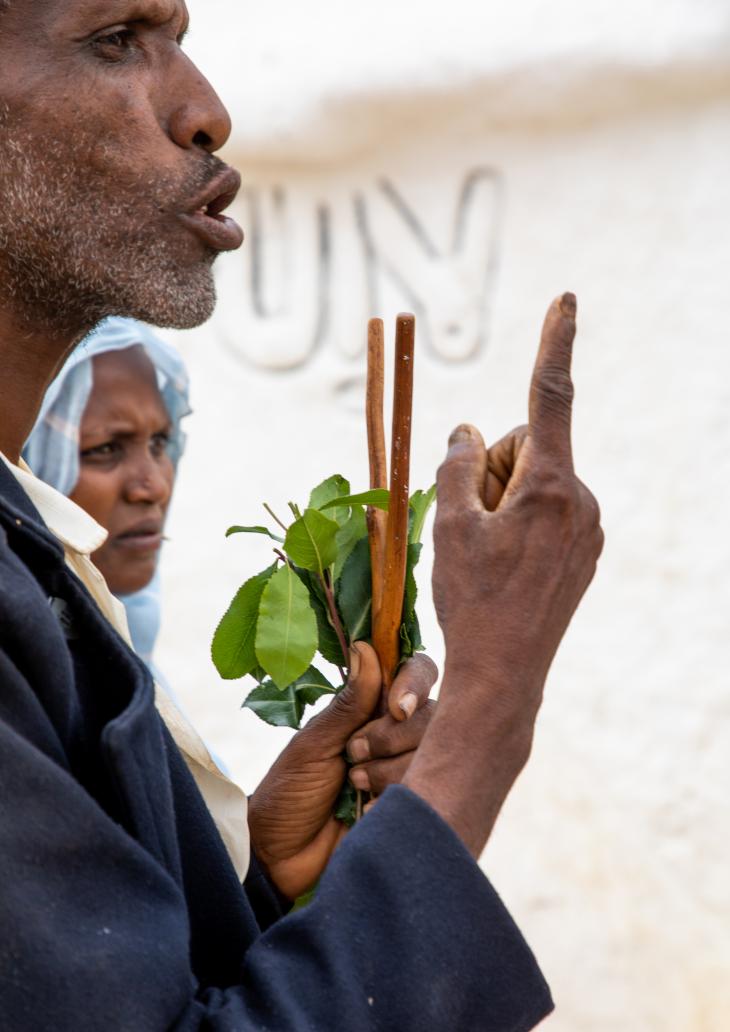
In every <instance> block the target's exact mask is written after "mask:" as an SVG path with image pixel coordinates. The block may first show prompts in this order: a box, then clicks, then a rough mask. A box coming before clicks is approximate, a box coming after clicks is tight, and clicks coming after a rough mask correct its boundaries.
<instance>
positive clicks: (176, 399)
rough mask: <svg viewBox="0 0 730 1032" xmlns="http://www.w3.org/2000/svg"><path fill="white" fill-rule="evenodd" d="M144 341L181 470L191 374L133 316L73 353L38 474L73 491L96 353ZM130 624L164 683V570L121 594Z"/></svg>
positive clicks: (49, 407)
mask: <svg viewBox="0 0 730 1032" xmlns="http://www.w3.org/2000/svg"><path fill="white" fill-rule="evenodd" d="M138 344H141V345H142V346H143V347H144V349H145V352H146V353H147V356H148V357H149V359H150V361H151V362H152V365H153V366H154V367H155V371H156V373H157V386H158V389H159V391H160V394H161V395H162V400H163V401H164V403H165V407H166V409H167V412H168V415H169V417H170V440H169V444H168V453H169V455H170V458H171V459H172V463H173V466H174V467H175V469H177V464H178V462H179V460H180V456H181V455H182V453H183V450H184V448H185V434H184V433H183V431H182V429H181V426H180V424H181V421H182V419H183V417H184V416H187V415H188V414H189V412H190V404H189V400H188V375H187V371H186V369H185V365H184V363H183V360H182V358H181V357H180V355H179V354H178V353H177V351H175V349H174V348H172V347H171V346H170V345H169V344H166V343H165V342H164V341H163V340H160V338H159V337H158V336H157V335H156V334H155V333H154V332H153V331H152V330H151V329H150V328H149V326H145V325H144V323H139V322H136V321H135V320H134V319H119V318H114V319H106V320H105V321H104V322H102V323H100V324H99V326H98V327H97V328H96V329H95V330H94V331H93V332H92V333H91V334H89V336H88V337H86V338H85V339H84V340H82V341H81V343H80V344H79V345H78V346H77V347H76V348H75V349H74V350H73V351H72V353H71V355H70V356H69V358H68V359H67V360H66V362H65V364H64V366H63V368H62V369H61V371H60V373H59V374H58V376H57V377H56V378H55V380H54V381H53V382H52V383H51V385H50V387H49V388H48V390H47V391H46V395H45V397H44V399H43V404H42V405H41V410H40V413H39V415H38V419H37V421H36V424H35V426H34V427H33V431H32V433H31V435H30V437H29V438H28V440H27V441H26V443H25V447H24V449H23V458H24V459H25V461H26V462H27V463H28V465H29V466H30V468H31V469H32V470H33V472H34V473H35V475H36V476H37V477H40V479H41V480H45V482H46V483H47V484H50V485H51V486H52V487H55V488H56V490H57V491H60V492H61V493H62V494H65V495H70V494H71V492H72V491H73V489H74V488H75V486H76V483H77V481H78V479H79V442H80V437H81V420H82V419H83V415H84V410H85V409H86V405H87V403H88V400H89V395H90V394H91V388H92V386H93V382H94V363H93V359H94V358H95V356H96V355H103V354H104V353H105V352H107V351H123V350H124V349H125V348H131V347H134V346H135V345H138ZM120 601H121V602H123V603H124V607H125V609H126V611H127V620H128V622H129V631H130V634H131V636H132V643H133V645H134V648H135V651H136V652H137V653H138V655H139V656H140V657H141V658H142V659H143V660H144V661H145V663H147V665H148V666H149V667H150V669H151V670H152V673H153V675H154V676H155V677H156V678H157V679H158V680H159V681H162V682H163V683H164V679H163V678H161V676H160V673H159V671H158V670H156V669H155V667H154V664H153V662H152V652H153V650H154V646H155V641H156V639H157V635H158V632H159V629H160V582H159V572H156V573H155V576H154V578H153V580H152V581H151V583H150V584H148V585H147V587H146V588H143V589H142V590H141V591H137V592H135V594H133V595H124V596H120Z"/></svg>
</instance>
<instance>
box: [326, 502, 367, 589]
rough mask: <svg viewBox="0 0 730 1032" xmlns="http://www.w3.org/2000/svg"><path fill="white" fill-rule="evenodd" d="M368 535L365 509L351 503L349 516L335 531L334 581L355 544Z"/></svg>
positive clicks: (337, 578)
mask: <svg viewBox="0 0 730 1032" xmlns="http://www.w3.org/2000/svg"><path fill="white" fill-rule="evenodd" d="M367 536H368V524H367V519H366V518H365V509H364V508H363V507H362V505H353V507H352V509H351V511H350V518H349V520H348V521H347V523H345V524H343V525H342V526H341V527H340V529H339V530H338V531H337V538H336V539H335V543H336V545H337V558H336V559H335V568H334V572H333V575H332V579H333V580H334V581H337V580H339V577H340V574H341V573H342V569H343V567H344V565H345V563H346V562H347V560H348V558H349V557H350V553H351V552H352V550H353V548H354V547H355V545H356V544H357V543H358V541H360V539H361V538H364V537H367Z"/></svg>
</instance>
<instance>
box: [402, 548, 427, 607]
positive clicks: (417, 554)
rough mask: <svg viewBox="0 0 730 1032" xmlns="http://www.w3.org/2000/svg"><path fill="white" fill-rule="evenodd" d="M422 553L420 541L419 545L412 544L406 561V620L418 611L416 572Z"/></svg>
mask: <svg viewBox="0 0 730 1032" xmlns="http://www.w3.org/2000/svg"><path fill="white" fill-rule="evenodd" d="M422 551H423V545H422V544H421V542H420V541H419V542H418V543H417V544H411V545H409V546H408V556H407V559H406V587H405V592H404V596H403V618H404V619H405V620H407V619H408V617H410V616H413V614H414V613H415V611H416V601H417V599H418V585H417V584H416V574H415V570H416V567H417V566H418V561H419V559H420V558H421V552H422Z"/></svg>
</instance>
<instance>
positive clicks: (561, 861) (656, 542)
mask: <svg viewBox="0 0 730 1032" xmlns="http://www.w3.org/2000/svg"><path fill="white" fill-rule="evenodd" d="M188 6H189V8H190V12H191V15H192V31H191V35H190V38H189V45H188V50H189V53H190V54H191V56H192V57H193V58H194V59H195V60H196V61H198V62H199V63H200V65H201V67H202V69H203V70H204V71H205V73H206V74H207V75H208V76H209V78H210V79H211V80H212V81H213V83H214V84H215V86H216V87H217V88H218V90H219V92H220V93H221V95H222V97H223V98H224V100H225V101H226V103H227V104H228V106H229V108H230V110H231V113H232V115H233V121H234V132H233V137H232V139H231V142H230V144H229V146H228V148H227V153H226V157H227V158H228V160H230V161H231V162H232V163H233V164H235V165H236V166H237V167H238V168H239V169H240V170H241V171H242V173H243V177H244V183H245V188H244V190H243V192H242V195H241V198H240V201H239V202H238V205H237V216H238V217H239V219H240V220H241V222H242V223H243V225H244V227H245V230H246V234H247V242H246V244H245V245H244V248H243V250H242V251H241V252H240V253H239V254H237V255H234V256H228V257H226V258H224V259H223V260H221V262H220V267H219V270H218V276H219V291H220V304H219V308H218V311H217V314H216V316H215V317H214V319H213V320H212V322H211V323H210V324H209V325H208V326H206V327H204V328H203V329H201V330H197V331H194V332H192V333H187V334H171V335H170V337H171V339H174V340H175V341H176V343H177V344H178V345H179V347H180V348H181V349H182V351H183V353H184V355H185V357H186V359H187V361H188V363H189V367H190V372H191V376H192V386H193V404H194V408H195V414H194V416H193V417H191V419H190V420H189V423H188V432H189V450H188V453H187V455H186V457H185V460H184V462H183V464H182V466H181V471H180V477H179V482H178V489H177V497H176V500H175V502H174V504H173V510H172V517H171V521H170V528H169V532H170V536H171V541H170V543H169V544H168V545H167V546H166V549H165V553H164V559H163V577H164V594H165V605H164V610H163V612H164V625H163V635H162V639H161V646H160V649H159V652H158V656H157V658H158V661H159V665H160V666H161V667H162V669H163V670H164V671H165V672H166V674H167V676H168V677H169V680H170V682H171V684H172V685H173V687H174V688H175V690H176V691H177V692H178V693H179V694H180V696H181V697H182V699H183V701H184V703H185V705H186V707H187V709H188V711H189V713H190V715H191V716H192V718H193V719H194V721H195V723H196V724H197V726H198V727H199V728H200V730H201V731H202V733H203V734H204V735H205V736H206V738H207V740H208V741H209V743H210V744H211V745H212V747H213V748H214V749H215V750H216V751H217V752H218V753H219V754H221V755H222V756H223V757H224V758H225V760H226V761H227V763H228V764H229V766H230V768H231V770H232V772H233V773H234V775H235V777H236V778H237V779H238V780H239V782H240V783H241V784H242V785H243V787H244V788H245V789H246V790H247V791H251V790H253V788H254V787H255V786H256V784H257V782H258V780H259V778H260V777H261V775H262V774H263V773H264V772H265V770H266V769H267V768H268V766H269V764H270V762H271V761H272V759H273V758H274V756H275V755H276V754H277V753H278V752H279V751H280V749H281V748H282V746H283V745H284V744H285V742H286V741H287V736H288V732H286V731H283V730H278V729H274V728H269V727H266V726H265V725H263V724H261V723H260V722H259V721H258V720H257V719H256V718H255V717H254V716H253V715H252V714H250V713H249V712H247V711H241V710H240V704H241V702H242V701H243V698H244V697H245V695H246V694H247V691H248V688H247V686H246V685H245V684H243V683H242V682H233V683H230V682H225V683H224V682H222V681H220V679H219V678H218V675H217V674H216V672H215V670H214V669H213V667H212V664H211V662H210V658H209V643H210V639H211V637H212V634H213V631H214V629H215V626H216V624H217V621H218V619H219V618H220V616H221V615H222V613H223V612H224V610H225V609H226V607H227V605H228V603H229V601H230V599H231V597H232V596H233V594H234V593H235V591H236V589H237V588H238V586H239V585H240V583H241V582H242V581H244V580H245V579H247V578H248V577H249V576H251V575H252V574H253V573H255V572H257V571H258V570H259V569H261V568H263V567H264V566H265V565H268V562H269V551H268V548H267V545H266V543H265V539H263V538H260V539H258V538H256V539H253V538H243V537H237V538H232V539H230V540H228V541H226V540H225V538H224V532H225V530H226V528H227V527H228V526H229V525H230V524H232V523H258V522H261V517H262V516H264V513H263V510H262V509H261V503H262V502H263V501H267V502H269V503H270V504H271V505H272V506H273V507H274V508H275V509H280V510H282V511H285V510H286V503H287V501H289V500H290V499H294V500H296V501H299V502H300V503H301V502H305V501H306V499H307V497H308V491H309V489H310V488H311V487H312V486H314V484H316V483H318V482H319V481H320V480H322V479H324V478H325V477H326V476H328V475H330V474H332V473H335V472H339V473H343V474H344V475H345V476H347V477H348V478H349V479H350V480H351V481H352V484H353V487H357V488H364V487H365V486H366V484H367V456H366V444H365V426H364V419H363V413H362V404H363V393H364V372H365V358H364V345H365V330H366V322H367V319H368V318H369V317H370V316H371V315H381V316H383V317H384V318H385V320H386V326H387V328H388V335H389V338H390V339H391V340H392V326H393V320H394V316H395V313H396V312H397V311H399V310H401V309H406V310H411V311H414V312H415V313H416V315H417V317H418V348H419V350H418V355H417V366H416V402H415V416H414V455H413V466H414V470H413V477H412V481H413V486H414V487H424V488H425V487H427V486H429V484H430V483H431V482H432V481H433V478H434V473H435V469H436V467H437V465H438V463H439V462H440V460H441V458H442V456H443V454H444V452H445V446H446V440H447V437H448V434H449V432H450V430H451V429H452V428H453V426H454V425H456V424H457V423H458V422H461V421H464V420H468V421H471V422H474V423H476V424H477V425H479V426H480V428H481V429H482V431H483V433H484V435H485V437H487V438H489V439H494V438H496V437H499V436H501V435H502V434H503V433H504V432H506V431H507V430H509V429H511V428H512V427H513V426H514V425H516V424H518V423H521V422H524V421H525V418H526V396H527V385H528V382H529V375H530V370H531V365H532V361H533V357H534V353H535V348H536V344H537V340H538V336H539V330H540V325H541V321H542V317H543V314H544V311H545V309H546V307H547V305H548V304H549V302H550V300H551V299H552V298H553V297H554V296H555V295H556V294H558V293H560V292H562V291H564V290H567V289H569V290H574V291H575V292H576V293H577V295H578V301H579V335H578V340H577V344H576V351H575V381H576V387H577V398H576V410H575V457H576V467H577V470H578V472H579V475H580V476H581V477H582V478H583V479H584V480H586V481H587V483H588V484H589V485H590V486H591V488H592V489H593V491H594V492H595V494H596V495H597V496H598V498H599V500H600V502H601V505H602V509H603V522H604V527H605V531H606V550H605V554H604V557H603V559H602V561H601V564H600V569H599V572H598V575H597V578H596V580H595V582H594V584H593V586H592V588H591V590H590V592H589V594H588V596H587V597H586V599H585V601H584V603H583V605H582V606H581V609H580V611H579V613H578V615H577V616H576V618H575V620H574V623H573V625H572V627H571V629H570V631H569V633H568V636H567V638H566V640H565V642H564V645H563V647H562V649H561V651H560V653H559V656H558V659H557V661H556V663H555V665H554V667H553V670H552V672H551V675H550V679H549V683H548V688H547V692H546V698H545V704H544V707H543V710H542V714H541V717H540V723H539V727H538V732H537V736H536V744H535V749H534V753H533V757H532V760H531V763H530V765H529V767H528V769H527V770H526V771H525V773H524V774H523V775H522V777H521V778H520V780H519V782H518V784H517V786H516V787H515V790H514V792H513V793H512V795H511V797H510V799H509V800H508V802H507V805H506V807H505V809H504V812H503V815H502V817H501V820H500V822H499V825H498V829H497V831H496V833H495V835H494V837H493V839H492V841H491V842H490V844H489V846H488V848H487V850H486V852H485V854H484V857H483V860H482V865H483V867H484V870H485V871H486V872H487V874H488V875H489V876H490V878H491V879H492V880H493V882H494V884H495V886H496V887H497V889H498V890H499V891H500V893H501V894H502V895H503V897H504V899H505V901H506V903H507V905H508V906H509V908H510V909H511V911H512V913H513V914H514V916H515V918H516V919H517V921H518V923H519V924H520V926H521V927H522V929H523V931H524V933H525V935H526V936H527V938H528V941H529V942H530V943H531V945H532V946H533V948H534V950H535V951H536V953H537V955H538V957H539V959H540V962H541V964H542V966H543V969H544V971H545V973H546V975H547V977H548V979H549V981H550V983H551V985H552V988H553V992H554V995H555V999H556V1003H557V1011H556V1014H555V1015H554V1016H553V1017H552V1018H550V1019H549V1020H548V1022H547V1027H549V1028H550V1029H552V1030H553V1032H609V1030H610V1032H616V1030H618V1029H621V1030H627V1032H650V1030H651V1032H655V1030H656V1032H660V1030H661V1032H721V1030H725V1029H730V931H729V928H730V888H729V886H728V880H729V879H728V869H729V857H728V853H729V852H730V850H729V849H728V846H729V845H730V820H729V818H728V794H729V789H730V730H729V718H730V692H729V691H728V687H729V681H730V672H729V671H730V649H729V648H728V638H729V634H728V631H729V629H730V607H729V605H728V603H729V602H730V531H728V516H727V507H728V497H729V496H728V482H729V481H730V419H728V410H729V407H730V286H729V285H728V273H729V270H730V233H729V232H728V220H729V218H730V61H729V58H730V6H729V5H728V3H727V0H720V2H714V0H662V2H660V0H634V2H632V3H631V4H628V3H616V2H615V0H613V2H608V0H606V2H604V0H589V2H582V3H578V2H573V0H551V2H550V3H547V2H545V0H513V2H512V3H511V4H509V5H507V4H499V5H498V4H487V3H477V2H475V0H451V2H450V3H448V4H445V3H436V2H434V0H425V2H422V3H420V4H417V5H416V4H413V3H410V2H407V0H370V3H368V4H366V5H362V4H361V5H350V4H343V3H341V2H340V3H334V2H332V0H309V2H308V3H301V2H297V3H295V2H293V0H282V2H280V3H278V4H267V5H264V4H257V5H254V4H249V3H233V2H232V0H188ZM429 567H430V557H429V556H427V557H426V560H425V561H424V563H423V567H422V576H421V587H422V595H421V603H420V610H421V612H422V622H423V624H424V639H425V641H426V643H427V645H428V648H429V651H430V652H431V654H432V655H433V656H434V657H435V658H436V659H437V660H438V659H439V657H440V656H441V654H442V642H441V637H440V634H439V631H438V628H437V626H436V623H435V619H434V617H433V614H432V607H431V604H430V594H429ZM434 962H435V963H438V960H437V958H435V961H434Z"/></svg>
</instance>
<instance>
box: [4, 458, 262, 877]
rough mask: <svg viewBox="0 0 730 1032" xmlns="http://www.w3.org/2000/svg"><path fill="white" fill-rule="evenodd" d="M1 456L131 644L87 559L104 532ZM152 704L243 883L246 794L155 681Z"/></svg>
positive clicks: (116, 604) (120, 613) (117, 605)
mask: <svg viewBox="0 0 730 1032" xmlns="http://www.w3.org/2000/svg"><path fill="white" fill-rule="evenodd" d="M0 458H2V459H3V461H4V462H5V464H6V465H7V466H8V468H9V469H10V471H11V473H12V474H13V475H14V477H15V479H16V480H17V481H18V483H19V484H20V486H21V487H22V488H23V490H24V491H25V493H26V494H27V495H28V497H29V498H30V500H31V502H32V503H33V505H35V507H36V509H37V510H38V512H39V513H40V515H41V517H42V518H43V521H44V522H45V524H46V526H47V527H48V529H49V530H50V531H51V533H52V534H54V535H55V537H57V538H58V540H59V541H60V542H61V544H62V545H63V549H64V553H65V556H66V563H67V564H68V566H69V567H70V568H71V569H72V570H73V572H74V573H75V574H76V576H77V577H78V578H79V580H80V581H81V582H82V584H84V586H85V587H86V588H87V590H88V591H89V593H90V594H91V596H92V598H93V599H94V601H95V602H96V603H97V605H98V606H99V609H100V610H101V611H102V613H103V614H104V616H105V617H106V618H107V620H108V621H109V623H110V624H111V625H112V626H113V627H114V628H115V630H117V631H118V632H119V634H121V636H122V637H123V638H124V640H125V641H126V642H127V643H129V644H130V645H131V639H130V635H129V627H128V626H127V614H126V612H125V609H124V606H123V605H122V603H121V602H120V601H119V599H117V598H115V597H114V596H113V595H112V593H111V592H110V591H109V588H108V587H107V585H106V581H105V580H104V578H103V576H102V575H101V574H100V573H99V571H98V570H97V568H96V566H94V564H93V563H92V561H91V558H90V556H91V554H92V553H93V552H95V551H96V550H97V548H100V547H101V545H103V544H104V542H105V541H106V538H107V532H106V531H105V530H104V528H103V527H101V526H99V524H98V523H97V522H96V520H94V519H92V518H91V516H89V514H88V513H87V512H85V511H84V510H83V509H81V508H80V507H79V506H78V505H76V503H75V502H72V501H71V500H70V499H69V498H66V496H65V495H62V494H61V493H60V492H59V491H56V490H55V488H53V487H50V486H49V485H48V484H46V483H45V482H44V481H42V480H39V479H38V477H35V476H33V474H32V473H31V471H30V469H29V468H28V466H27V465H26V464H25V463H24V462H23V461H22V459H21V465H20V466H15V465H13V464H12V463H11V462H8V460H7V459H6V458H5V456H4V455H3V454H2V453H1V452H0ZM155 704H156V706H157V710H158V712H159V714H160V716H161V717H162V719H163V720H164V722H165V724H166V725H167V727H168V729H169V731H170V734H171V735H172V737H173V739H174V741H175V743H176V744H177V747H178V748H179V749H180V752H181V753H182V755H183V758H184V759H185V762H186V763H187V765H188V768H189V770H190V773H191V774H192V775H193V778H194V779H195V782H196V784H197V786H198V788H199V789H200V793H201V795H202V796H203V799H204V800H205V802H206V805H207V806H208V809H209V810H210V813H211V815H212V817H213V820H214V821H215V823H216V826H217V828H218V831H219V832H220V834H221V838H222V839H223V841H224V842H225V844H226V848H227V849H228V852H229V854H230V857H231V860H232V861H233V866H234V867H235V869H236V873H237V874H238V877H239V879H240V880H241V881H243V879H244V878H245V876H246V872H247V871H248V865H249V858H250V843H249V834H248V817H247V803H246V796H245V793H244V792H243V791H242V790H241V789H240V788H239V787H238V785H236V784H234V783H233V782H232V781H230V780H229V779H228V778H227V777H226V776H225V774H223V773H222V772H221V771H220V770H219V769H218V767H217V766H216V764H215V762H214V760H213V759H212V757H211V755H210V753H209V752H208V750H207V749H206V747H205V744H204V742H203V740H202V738H201V737H200V735H199V734H198V733H197V731H195V729H194V728H193V726H192V724H190V722H189V721H188V719H187V718H186V717H185V715H184V714H183V713H181V712H180V710H179V709H178V708H177V706H176V705H175V703H174V702H173V701H172V699H171V698H170V697H169V696H168V695H167V693H166V692H165V691H164V690H163V689H162V688H161V687H160V686H159V685H158V684H155Z"/></svg>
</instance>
